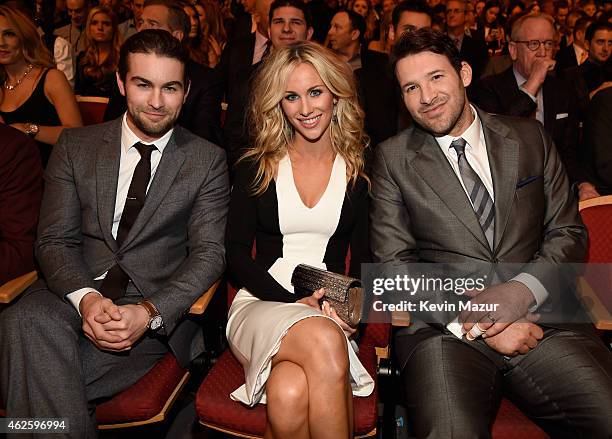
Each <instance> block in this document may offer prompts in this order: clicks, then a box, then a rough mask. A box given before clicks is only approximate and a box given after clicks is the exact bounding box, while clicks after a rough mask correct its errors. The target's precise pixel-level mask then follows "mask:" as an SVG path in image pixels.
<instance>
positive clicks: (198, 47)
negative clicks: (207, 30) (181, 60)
mask: <svg viewBox="0 0 612 439" xmlns="http://www.w3.org/2000/svg"><path fill="white" fill-rule="evenodd" d="M182 7H183V11H185V14H187V17H189V24H190V27H189V35H188V38H186V46H187V50H188V52H189V58H190V59H191V60H192V61H194V62H197V63H198V64H203V65H208V53H206V52H205V49H204V47H203V39H202V38H203V37H202V29H201V28H200V20H199V15H200V14H199V13H198V11H197V9H196V8H195V6H194V5H191V4H188V3H182Z"/></svg>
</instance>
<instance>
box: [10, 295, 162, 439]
mask: <svg viewBox="0 0 612 439" xmlns="http://www.w3.org/2000/svg"><path fill="white" fill-rule="evenodd" d="M140 299H142V297H141V296H140V295H139V294H138V293H132V294H131V295H128V296H126V297H125V298H123V299H121V300H120V301H119V302H118V303H119V304H123V303H135V302H137V301H139V300H140ZM166 352H167V348H166V346H165V344H164V343H162V342H161V341H160V340H158V339H156V338H153V337H148V336H145V337H143V338H142V339H141V340H139V341H138V342H137V343H136V344H135V345H134V346H133V347H132V349H130V350H129V351H125V352H120V353H112V352H108V351H102V350H99V349H98V348H96V347H95V346H94V345H93V343H92V342H91V341H89V339H87V338H86V337H85V336H84V334H83V331H82V329H81V317H80V316H79V314H78V313H77V311H76V310H75V309H74V307H73V306H72V305H71V304H69V303H66V302H64V301H62V300H61V299H60V298H59V297H58V296H56V295H55V294H53V293H51V292H50V291H48V290H46V289H40V288H39V289H33V290H28V291H27V292H26V293H24V296H23V297H22V298H21V299H19V300H18V301H17V303H15V304H13V305H11V306H9V307H8V308H7V309H5V310H4V311H2V312H1V313H0V404H2V403H4V405H5V407H6V411H7V416H9V417H16V418H34V417H42V418H68V423H69V429H70V431H69V433H68V434H67V435H65V436H64V437H71V438H79V439H84V438H94V437H96V436H97V430H96V423H95V404H96V403H97V402H99V401H101V400H104V399H105V398H109V397H111V396H113V395H115V394H117V393H118V392H120V391H122V390H124V389H126V388H128V387H130V386H131V385H132V384H134V383H135V382H136V381H138V379H140V378H141V377H142V376H143V375H144V374H145V373H146V372H148V371H149V370H150V369H151V368H152V367H153V365H154V364H155V363H156V362H157V361H158V360H159V359H160V358H162V357H163V355H164V354H165V353H166ZM16 437H19V438H20V439H22V438H25V437H27V435H23V434H19V435H17V436H16ZM32 437H36V438H41V437H44V435H40V434H36V435H33V436H32ZM51 437H60V436H58V435H53V436H51Z"/></svg>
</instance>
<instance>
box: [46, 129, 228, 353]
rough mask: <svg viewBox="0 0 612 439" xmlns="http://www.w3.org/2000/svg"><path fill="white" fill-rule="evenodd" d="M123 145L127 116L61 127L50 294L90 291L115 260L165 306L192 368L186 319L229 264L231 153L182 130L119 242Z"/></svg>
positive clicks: (194, 334) (49, 202)
mask: <svg viewBox="0 0 612 439" xmlns="http://www.w3.org/2000/svg"><path fill="white" fill-rule="evenodd" d="M120 149H121V118H119V119H116V120H114V121H111V122H107V123H104V124H101V125H95V126H89V127H85V128H75V129H69V130H64V131H63V133H62V135H61V136H60V139H59V141H58V143H57V145H56V146H55V147H54V149H53V153H52V156H51V160H50V161H49V166H48V167H47V171H46V175H45V181H46V187H45V193H44V197H43V203H42V208H41V216H40V224H39V230H38V241H37V244H36V254H37V257H38V261H39V262H40V266H41V269H42V272H43V274H44V279H45V281H46V284H47V286H48V288H49V289H50V290H51V291H52V292H54V293H55V294H58V295H59V296H61V297H65V295H66V294H68V293H71V292H73V291H76V290H78V289H80V288H86V287H88V288H94V279H95V278H96V277H98V276H100V275H101V274H102V273H104V272H105V271H107V270H108V269H109V268H111V267H112V266H113V265H115V264H119V265H120V266H121V268H122V269H123V270H124V271H125V272H126V273H127V274H128V275H129V276H130V278H131V279H132V281H133V284H134V286H135V287H136V288H137V289H138V291H140V292H141V293H142V295H143V296H144V297H145V298H147V299H149V300H150V301H151V302H153V303H154V304H155V305H156V307H157V308H158V309H159V311H160V313H161V315H162V317H163V320H164V329H165V332H166V335H167V336H168V341H169V344H170V347H171V348H172V350H173V351H174V353H175V354H176V356H177V359H178V360H179V362H180V363H181V364H183V365H186V364H187V363H188V362H189V361H190V360H192V359H193V358H195V356H197V355H198V354H200V353H201V352H202V350H203V340H202V334H201V330H198V327H197V324H196V323H195V322H192V321H189V320H187V319H185V318H183V317H184V315H185V314H186V312H187V311H188V309H189V307H190V305H191V304H192V303H193V302H194V301H195V300H196V299H197V298H198V296H199V295H200V294H202V292H204V291H205V290H206V289H207V288H209V287H210V285H212V283H213V282H214V281H215V280H216V279H217V278H218V277H219V276H220V275H221V274H222V273H223V271H224V268H225V248H224V234H225V222H226V214H227V206H228V202H229V184H228V176H227V166H226V162H225V155H224V153H223V151H222V150H221V149H220V148H218V147H216V146H214V145H213V144H211V143H209V142H207V141H205V140H203V139H201V138H199V137H197V136H195V135H193V134H191V133H190V132H189V131H187V130H185V129H183V128H181V127H179V126H176V127H175V129H174V132H173V134H172V137H171V138H170V141H169V142H168V145H167V146H166V148H165V150H164V153H163V156H162V158H161V161H160V163H159V166H158V168H157V171H156V173H155V177H154V179H153V181H152V182H151V185H150V187H149V191H148V193H147V198H146V201H145V205H144V207H143V208H142V210H141V212H140V214H139V216H138V218H137V219H136V222H135V223H134V225H133V226H132V229H131V230H130V232H129V234H128V236H127V238H126V239H125V241H124V242H123V243H122V245H121V246H118V245H117V242H116V241H115V239H114V238H113V236H112V234H111V227H112V222H113V212H114V209H115V198H116V193H117V181H118V175H119V159H120ZM39 286H41V287H44V283H42V284H40V285H39ZM75 312H76V311H75Z"/></svg>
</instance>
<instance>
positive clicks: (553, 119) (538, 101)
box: [470, 14, 580, 183]
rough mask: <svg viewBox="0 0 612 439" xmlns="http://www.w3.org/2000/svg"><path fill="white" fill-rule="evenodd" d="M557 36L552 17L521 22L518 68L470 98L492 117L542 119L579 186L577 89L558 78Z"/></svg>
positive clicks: (513, 52) (515, 34)
mask: <svg viewBox="0 0 612 439" xmlns="http://www.w3.org/2000/svg"><path fill="white" fill-rule="evenodd" d="M554 35H555V30H554V20H553V19H552V17H550V16H549V15H547V14H540V15H526V16H523V17H521V18H519V19H518V20H516V22H515V23H514V25H513V26H512V32H511V41H510V44H509V46H508V49H509V51H510V57H511V58H512V66H511V67H509V68H508V69H506V70H505V71H503V72H501V73H499V74H497V75H493V76H490V77H487V78H484V79H483V80H482V81H481V82H480V83H478V84H476V85H475V86H473V87H470V88H471V90H470V94H471V101H472V102H474V103H475V104H477V105H478V106H479V107H480V108H481V109H483V110H485V111H488V112H490V113H497V114H503V115H508V116H519V117H530V118H534V119H537V120H538V121H540V122H541V123H542V124H543V125H544V128H545V129H546V131H547V132H548V134H550V135H551V137H552V138H553V140H554V142H555V145H556V146H557V150H558V151H559V154H560V155H561V160H562V161H563V164H564V165H565V168H566V170H567V172H568V175H569V178H570V182H572V183H573V182H576V181H577V179H578V178H579V177H578V175H579V174H580V170H579V169H578V168H579V163H578V160H577V155H576V154H577V145H578V133H579V131H578V112H577V109H578V103H577V97H576V94H575V92H574V89H573V87H571V86H570V84H569V83H567V82H566V81H565V80H563V79H561V78H558V77H556V76H555V73H554V68H555V60H554V59H553V54H554V46H555V42H554Z"/></svg>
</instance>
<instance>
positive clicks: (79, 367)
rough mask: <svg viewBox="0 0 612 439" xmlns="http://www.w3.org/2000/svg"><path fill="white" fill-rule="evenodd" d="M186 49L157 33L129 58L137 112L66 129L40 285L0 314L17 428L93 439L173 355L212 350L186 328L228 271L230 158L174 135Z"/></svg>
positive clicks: (126, 66)
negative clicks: (39, 422) (112, 408)
mask: <svg viewBox="0 0 612 439" xmlns="http://www.w3.org/2000/svg"><path fill="white" fill-rule="evenodd" d="M186 61H187V55H186V52H185V51H184V48H183V47H182V46H181V44H180V42H179V41H178V40H176V39H175V38H173V37H172V35H170V33H168V32H166V31H163V30H147V31H143V32H140V33H138V34H136V35H134V36H132V37H131V38H129V39H128V40H127V41H126V42H125V43H124V45H123V46H122V48H121V54H120V61H119V72H118V75H117V80H118V83H119V88H120V90H121V92H122V93H123V94H124V95H125V96H126V99H127V107H128V110H127V113H126V114H124V115H123V116H122V117H121V118H119V119H117V120H114V121H111V122H108V123H105V124H102V125H96V126H90V127H86V128H78V129H74V130H66V131H64V133H63V134H62V136H61V138H60V140H59V142H58V143H57V145H56V146H55V148H54V150H53V154H52V156H51V160H50V162H49V166H48V168H47V174H46V188H45V194H44V198H43V203H42V209H41V216H40V225H39V230H38V241H37V244H36V254H37V258H38V261H39V263H40V267H41V269H42V274H43V280H41V281H39V282H38V283H37V284H35V285H34V286H33V287H32V288H30V289H29V290H28V291H27V292H26V293H25V294H24V295H23V297H22V298H21V299H20V300H19V301H18V302H17V303H16V304H14V305H13V306H11V307H9V308H8V309H7V310H6V311H4V312H3V313H2V314H0V384H1V397H2V401H0V402H3V403H5V404H6V408H7V413H8V416H10V417H24V418H33V417H44V418H68V423H69V436H70V437H74V438H89V437H95V436H96V427H95V417H94V416H93V415H94V409H95V404H96V403H97V402H98V401H100V400H101V399H103V398H108V397H111V396H113V395H114V394H116V393H117V392H120V391H122V390H124V389H125V388H127V387H129V386H131V385H132V384H134V383H135V382H136V381H137V380H138V379H139V378H140V377H142V376H143V375H144V374H145V373H146V372H147V371H148V370H149V369H151V367H152V366H153V365H154V364H155V363H156V362H157V361H158V360H159V359H160V358H161V357H162V356H163V355H165V354H166V353H167V352H168V350H171V351H172V352H173V353H174V354H175V356H176V357H177V359H178V361H179V363H181V364H182V365H183V366H187V365H188V364H189V362H190V361H191V360H192V359H194V358H195V357H196V356H197V355H199V354H200V353H201V352H202V351H203V339H202V333H201V328H200V327H199V325H198V324H197V322H195V321H191V320H189V319H188V318H186V317H185V314H186V313H187V311H188V309H189V307H190V305H191V304H192V303H193V302H194V301H195V300H196V299H197V298H198V296H199V295H200V294H201V293H202V292H203V291H205V290H206V289H207V288H209V287H210V285H212V283H213V282H214V281H215V280H216V279H217V278H218V277H219V276H220V275H221V273H222V272H223V270H224V267H225V250H224V244H223V240H224V234H225V220H226V213H227V205H228V201H229V184H228V175H227V165H226V161H225V156H224V153H223V151H222V150H221V149H220V148H218V147H216V146H215V145H212V144H211V143H209V142H207V141H205V140H203V139H201V138H199V137H197V136H195V135H193V134H191V133H190V132H189V131H187V130H185V129H182V128H180V127H179V126H176V125H175V121H176V119H177V117H178V115H179V112H180V110H181V106H182V104H183V102H184V100H185V97H186V95H187V93H188V90H189V80H188V78H187V77H186V72H185V62H186Z"/></svg>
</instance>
